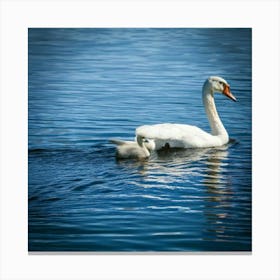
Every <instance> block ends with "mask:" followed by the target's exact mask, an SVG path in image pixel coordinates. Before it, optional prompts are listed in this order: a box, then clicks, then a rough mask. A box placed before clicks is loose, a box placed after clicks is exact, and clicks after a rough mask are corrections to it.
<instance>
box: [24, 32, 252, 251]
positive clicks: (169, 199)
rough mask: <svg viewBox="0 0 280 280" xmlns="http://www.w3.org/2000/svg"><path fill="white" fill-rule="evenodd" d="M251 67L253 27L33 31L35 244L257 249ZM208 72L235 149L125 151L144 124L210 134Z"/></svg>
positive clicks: (31, 195)
mask: <svg viewBox="0 0 280 280" xmlns="http://www.w3.org/2000/svg"><path fill="white" fill-rule="evenodd" d="M251 62H252V61H251V29H230V28H221V29H213V28H202V29H201V28H197V29H189V28H180V29H176V28H168V29H153V28H144V29H135V28H131V29H130V28H127V29H124V28H110V29H103V28H96V29H95V28H92V29H91V28H88V29H75V28H69V29H62V28H53V29H40V28H31V29H29V32H28V73H29V74H28V106H29V107H28V134H29V144H28V145H29V146H28V161H29V164H28V208H29V212H28V225H29V233H28V245H29V251H92V252H110V251H114V252H163V251H166V252H192V251H197V252H207V251H251V248H252V239H251V229H252V221H251V193H252V178H251V171H252V161H251V156H252V153H251V151H252V149H251V144H252V143H251V133H252V123H251V121H252V116H251V107H252V91H251V89H252V87H251V84H252V80H251ZM210 75H219V76H222V77H223V78H225V79H226V80H227V81H228V82H229V83H230V85H231V89H232V92H233V94H234V95H235V96H236V98H237V100H238V102H232V101H231V100H229V99H227V98H225V97H224V96H222V95H220V94H217V95H216V96H215V100H216V105H217V109H218V111H219V114H220V116H221V119H222V121H223V123H224V125H225V127H226V129H227V131H228V133H229V135H230V138H231V140H230V142H229V144H227V145H225V146H223V147H220V148H212V149H189V150H175V151H170V150H167V151H162V152H153V153H152V155H151V157H150V158H149V159H146V160H117V159H116V158H115V147H114V145H113V144H111V143H110V142H109V139H111V138H120V139H128V140H133V139H134V135H135V128H136V127H137V126H139V125H143V124H155V123H164V122H174V123H186V124H192V125H196V126H199V127H200V128H202V129H205V130H207V131H210V129H209V124H208V121H207V118H206V115H205V112H204V108H203V105H202V100H201V90H202V85H203V83H204V81H205V79H206V78H207V77H208V76H210Z"/></svg>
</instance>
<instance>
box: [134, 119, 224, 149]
mask: <svg viewBox="0 0 280 280" xmlns="http://www.w3.org/2000/svg"><path fill="white" fill-rule="evenodd" d="M136 135H140V136H142V137H145V138H149V139H153V140H154V142H155V145H156V148H155V149H156V150H159V149H161V148H162V147H164V146H165V145H166V144H168V145H169V147H170V148H206V147H212V146H220V145H223V144H224V143H223V141H221V139H220V138H219V137H215V136H213V135H211V134H209V133H207V132H205V131H203V130H202V129H200V128H198V127H196V126H192V125H185V124H173V123H163V124H155V125H143V126H140V127H138V128H137V129H136Z"/></svg>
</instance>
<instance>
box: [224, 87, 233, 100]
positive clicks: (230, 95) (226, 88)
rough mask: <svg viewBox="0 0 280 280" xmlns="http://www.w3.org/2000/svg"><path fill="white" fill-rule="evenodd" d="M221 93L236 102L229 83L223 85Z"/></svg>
mask: <svg viewBox="0 0 280 280" xmlns="http://www.w3.org/2000/svg"><path fill="white" fill-rule="evenodd" d="M223 94H224V95H225V96H227V97H228V98H230V99H231V100H233V101H235V102H236V98H235V97H234V95H233V94H232V93H231V92H230V88H229V85H224V90H223Z"/></svg>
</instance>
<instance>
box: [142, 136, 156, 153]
mask: <svg viewBox="0 0 280 280" xmlns="http://www.w3.org/2000/svg"><path fill="white" fill-rule="evenodd" d="M143 144H144V145H145V146H146V148H147V149H148V150H149V151H153V150H155V148H156V144H155V141H154V140H152V139H146V138H145V139H144V140H143Z"/></svg>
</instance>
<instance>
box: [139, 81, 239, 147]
mask: <svg viewBox="0 0 280 280" xmlns="http://www.w3.org/2000/svg"><path fill="white" fill-rule="evenodd" d="M214 92H218V93H223V94H224V95H225V96H227V97H228V98H230V99H231V100H233V101H236V98H235V97H234V96H233V94H232V93H231V92H230V86H229V84H228V83H227V81H226V80H224V79H223V78H221V77H214V76H212V77H209V78H208V79H207V80H206V81H205V83H204V85H203V90H202V99H203V104H204V107H205V111H206V114H207V117H208V120H209V123H210V126H211V134H210V133H207V132H205V131H203V130H202V129H200V128H198V127H196V126H191V125H185V124H173V123H163V124H156V125H143V126H140V127H138V128H137V129H136V136H137V137H139V136H141V137H143V138H149V139H153V140H154V143H155V149H156V150H159V149H161V148H163V147H170V148H208V147H217V146H222V145H224V144H226V143H227V142H228V141H229V137H228V133H227V131H226V129H225V128H224V126H223V124H222V121H221V120H220V117H219V115H218V112H217V110H216V106H215V101H214Z"/></svg>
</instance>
